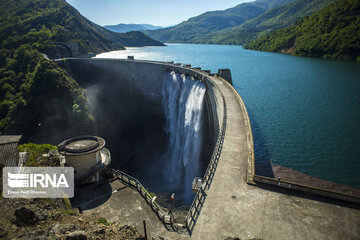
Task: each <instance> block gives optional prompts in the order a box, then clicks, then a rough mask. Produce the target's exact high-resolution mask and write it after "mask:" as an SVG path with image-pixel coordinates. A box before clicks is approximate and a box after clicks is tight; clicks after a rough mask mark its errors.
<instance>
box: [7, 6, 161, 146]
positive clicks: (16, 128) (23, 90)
mask: <svg viewBox="0 0 360 240" xmlns="http://www.w3.org/2000/svg"><path fill="white" fill-rule="evenodd" d="M0 43H1V49H0V134H23V135H24V139H25V140H26V139H27V138H37V139H41V137H43V136H47V137H48V138H51V135H52V133H53V132H51V129H52V128H51V126H57V129H58V130H59V129H61V130H60V131H62V132H65V131H64V129H62V128H64V127H65V126H69V125H70V126H71V127H70V128H68V129H69V131H71V130H74V131H75V130H76V131H77V132H81V131H82V130H85V129H87V128H89V127H91V124H92V121H93V118H92V116H91V113H90V112H89V111H88V109H87V101H86V93H85V91H84V90H83V89H81V88H80V87H79V86H78V84H77V83H76V82H75V81H74V80H73V79H71V78H70V77H69V75H68V73H67V72H66V71H65V70H63V69H61V68H60V67H59V66H58V65H57V64H56V63H55V62H52V61H49V60H46V59H45V58H44V57H43V55H42V54H41V53H46V54H48V55H49V56H50V57H51V56H58V57H67V56H72V55H74V54H75V53H76V54H77V55H81V54H86V53H89V52H93V53H97V52H102V51H108V50H116V49H123V48H124V47H123V46H124V45H127V46H142V45H162V44H161V43H159V42H157V41H155V40H153V39H151V38H149V37H147V36H145V35H144V34H143V33H140V32H130V33H127V34H118V33H113V32H110V31H108V30H106V29H104V28H102V27H100V26H98V25H96V24H94V23H92V22H90V21H89V20H87V19H86V18H84V17H83V16H81V15H80V13H79V12H78V11H77V10H75V9H74V8H73V7H71V6H70V5H69V4H67V3H66V2H65V1H63V0H51V1H48V0H1V1H0ZM69 44H70V45H69ZM70 46H75V47H73V49H71V47H70ZM70 123H71V124H70Z"/></svg>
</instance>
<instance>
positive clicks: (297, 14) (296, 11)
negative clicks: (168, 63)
mask: <svg viewBox="0 0 360 240" xmlns="http://www.w3.org/2000/svg"><path fill="white" fill-rule="evenodd" d="M334 1H336V0H296V1H293V2H290V3H288V4H284V5H280V6H278V7H275V8H273V9H271V10H269V11H267V12H266V13H264V14H262V15H260V16H258V17H256V18H253V19H251V20H249V21H247V22H245V23H243V24H241V25H240V26H236V27H233V28H228V29H225V30H223V31H220V32H215V33H213V34H208V35H205V36H202V37H199V38H196V39H195V40H194V41H195V42H198V43H213V44H239V45H240V44H245V43H249V42H250V41H252V40H254V39H256V38H257V37H259V36H262V35H264V34H266V33H268V32H271V31H274V30H276V29H279V28H283V27H287V26H289V25H291V24H293V23H295V22H296V21H297V20H299V19H300V18H301V17H304V16H308V15H311V14H312V13H314V12H316V11H318V10H320V9H321V8H324V7H326V6H327V5H329V4H330V3H331V2H334Z"/></svg>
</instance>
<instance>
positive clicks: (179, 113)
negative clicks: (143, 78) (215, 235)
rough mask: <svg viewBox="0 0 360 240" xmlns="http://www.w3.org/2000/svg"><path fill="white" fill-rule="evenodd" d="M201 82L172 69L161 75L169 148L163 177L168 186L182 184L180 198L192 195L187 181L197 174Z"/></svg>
mask: <svg viewBox="0 0 360 240" xmlns="http://www.w3.org/2000/svg"><path fill="white" fill-rule="evenodd" d="M205 91H206V89H205V86H204V84H203V83H202V82H200V81H198V80H194V79H193V78H191V77H189V76H185V75H183V74H181V75H180V74H178V73H175V72H171V73H166V74H164V77H163V81H162V108H163V111H164V115H165V118H166V125H165V131H166V132H167V133H168V134H169V138H170V140H169V142H170V143H169V147H168V151H167V152H166V154H165V156H164V157H165V161H164V162H165V165H164V172H163V174H164V176H165V179H167V180H168V182H167V184H168V187H169V188H173V189H178V188H179V186H183V188H184V191H182V194H181V196H179V197H180V198H183V199H187V200H190V199H191V198H192V196H193V194H192V192H191V183H192V180H193V179H194V178H195V177H201V176H200V173H201V170H200V155H201V150H202V136H203V134H202V129H203V128H202V121H201V120H202V112H203V101H204V94H205Z"/></svg>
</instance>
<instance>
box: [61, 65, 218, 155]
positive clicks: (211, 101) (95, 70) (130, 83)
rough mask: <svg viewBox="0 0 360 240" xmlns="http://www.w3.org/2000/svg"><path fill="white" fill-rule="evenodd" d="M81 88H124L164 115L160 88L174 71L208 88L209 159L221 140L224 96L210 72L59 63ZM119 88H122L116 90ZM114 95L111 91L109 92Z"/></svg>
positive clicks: (186, 67)
mask: <svg viewBox="0 0 360 240" xmlns="http://www.w3.org/2000/svg"><path fill="white" fill-rule="evenodd" d="M57 62H58V63H59V64H60V65H62V66H63V67H65V68H66V69H67V70H68V72H69V73H70V75H71V76H72V77H73V78H74V79H75V80H76V81H77V82H78V83H79V85H80V86H81V87H82V88H85V89H87V88H89V87H91V86H92V85H97V84H99V82H101V83H103V84H105V85H107V86H109V88H112V89H114V88H122V89H124V88H125V90H126V91H128V92H129V93H136V94H135V95H141V97H142V100H143V101H144V104H146V103H151V107H152V108H154V109H155V111H161V88H162V79H163V77H164V73H167V72H171V71H175V72H176V73H180V74H185V75H188V76H191V77H193V78H194V79H196V80H200V81H203V83H204V84H205V86H206V93H205V103H204V116H205V125H206V128H207V131H206V145H207V147H206V148H207V153H206V155H208V156H210V155H211V153H212V150H213V148H214V146H215V144H216V141H217V138H218V136H219V132H220V127H221V124H222V119H223V116H224V107H223V106H224V105H223V98H222V94H221V92H220V91H219V89H218V87H217V86H216V85H215V84H214V82H213V81H212V80H211V77H210V76H209V71H202V70H201V69H200V68H191V66H190V65H181V64H174V63H172V62H170V63H166V62H154V61H140V60H125V59H104V58H67V59H61V60H57ZM119 84H120V87H119V86H118V87H116V86H117V85H119ZM106 91H111V89H106Z"/></svg>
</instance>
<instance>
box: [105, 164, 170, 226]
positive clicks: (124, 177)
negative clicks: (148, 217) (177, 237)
mask: <svg viewBox="0 0 360 240" xmlns="http://www.w3.org/2000/svg"><path fill="white" fill-rule="evenodd" d="M112 172H113V174H114V175H115V176H116V177H118V178H119V180H121V181H122V182H123V183H125V184H127V185H129V186H131V187H133V188H135V189H136V190H137V191H138V192H139V193H140V194H141V196H142V197H143V198H144V199H145V200H146V202H147V203H148V204H149V205H150V206H151V208H152V209H153V210H154V212H155V213H156V215H157V216H158V217H159V218H160V220H161V221H162V222H163V223H164V224H170V225H174V222H173V216H172V215H170V214H168V213H166V212H165V211H164V210H163V209H162V208H161V206H160V205H159V204H158V203H157V202H156V197H155V196H152V195H151V194H150V193H149V192H148V191H147V190H146V188H145V187H144V186H143V185H142V184H141V183H140V181H139V180H137V179H136V178H134V177H132V176H130V175H128V174H126V173H124V172H122V171H120V170H116V169H112Z"/></svg>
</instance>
